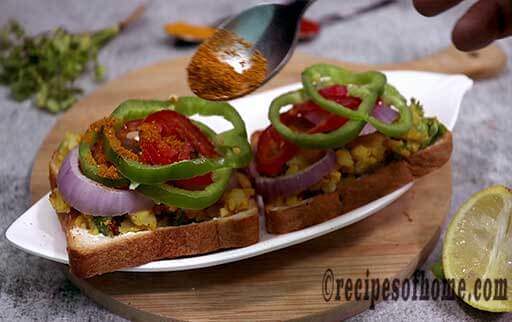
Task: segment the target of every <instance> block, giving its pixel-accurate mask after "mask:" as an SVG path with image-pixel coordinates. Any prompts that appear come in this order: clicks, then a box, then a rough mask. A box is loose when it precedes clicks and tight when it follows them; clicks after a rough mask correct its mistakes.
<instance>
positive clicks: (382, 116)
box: [359, 102, 399, 136]
mask: <svg viewBox="0 0 512 322" xmlns="http://www.w3.org/2000/svg"><path fill="white" fill-rule="evenodd" d="M398 115H399V113H398V112H397V111H395V110H394V109H392V108H391V107H389V106H388V105H384V104H383V103H382V102H379V103H378V104H377V105H375V108H374V109H373V112H372V116H373V117H375V118H376V119H378V120H379V121H382V122H385V123H392V122H393V121H394V120H396V118H397V117H398ZM376 131H377V129H376V128H375V127H373V125H371V124H370V123H366V125H365V126H364V127H363V129H362V130H361V133H359V135H360V136H361V135H368V134H371V133H373V132H376Z"/></svg>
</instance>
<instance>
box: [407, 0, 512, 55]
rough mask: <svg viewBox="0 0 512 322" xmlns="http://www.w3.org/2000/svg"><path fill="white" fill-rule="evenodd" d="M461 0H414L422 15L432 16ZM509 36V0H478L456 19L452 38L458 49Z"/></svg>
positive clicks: (511, 26)
mask: <svg viewBox="0 0 512 322" xmlns="http://www.w3.org/2000/svg"><path fill="white" fill-rule="evenodd" d="M462 1H463V0H413V2H414V6H415V7H416V10H418V12H419V13H421V14H422V15H424V16H427V17H431V16H435V15H437V14H439V13H441V12H443V11H446V10H448V9H450V8H451V7H453V6H456V5H457V4H459V3H461V2H462ZM510 35H512V1H511V0H479V1H477V2H476V3H475V4H474V5H473V6H472V7H471V8H470V9H469V10H468V11H467V12H466V13H465V14H464V15H463V16H462V18H460V19H459V21H457V23H456V24H455V27H454V28H453V31H452V40H453V43H454V45H455V47H457V48H458V49H460V50H464V51H470V50H476V49H480V48H482V47H485V46H487V45H489V44H490V43H492V42H493V41H494V40H496V39H500V38H504V37H507V36H510Z"/></svg>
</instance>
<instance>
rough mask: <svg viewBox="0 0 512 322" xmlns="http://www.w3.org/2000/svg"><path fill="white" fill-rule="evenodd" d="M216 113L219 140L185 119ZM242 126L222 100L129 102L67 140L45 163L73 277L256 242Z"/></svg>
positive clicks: (248, 153) (255, 215)
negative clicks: (220, 123) (224, 125)
mask: <svg viewBox="0 0 512 322" xmlns="http://www.w3.org/2000/svg"><path fill="white" fill-rule="evenodd" d="M195 114H197V115H202V116H214V115H216V116H222V117H224V118H225V119H226V120H228V121H229V122H230V123H231V124H232V128H231V129H230V130H227V131H225V132H222V133H218V134H217V133H216V132H214V131H213V130H212V129H210V128H208V127H207V126H206V125H205V124H202V123H200V122H198V121H194V120H192V119H189V116H192V115H195ZM250 161H251V148H250V145H249V143H248V141H247V133H246V129H245V124H244V122H243V120H242V119H241V118H240V115H239V114H238V113H237V112H236V110H235V109H234V108H233V107H232V106H230V105H229V104H227V103H220V102H208V101H205V100H202V99H200V98H197V97H180V98H175V99H170V100H168V101H142V100H129V101H126V102H124V103H122V104H121V105H120V106H119V107H118V108H117V109H116V110H114V112H112V114H111V115H110V116H109V117H107V118H104V119H101V120H99V121H96V122H94V123H93V124H91V125H90V127H89V129H88V130H87V131H86V132H85V134H83V135H82V136H76V135H67V136H66V138H65V139H64V141H63V142H62V143H61V145H60V146H59V148H58V149H57V151H55V153H54V154H53V156H52V159H51V162H50V183H51V187H52V192H51V195H50V201H51V203H52V205H53V207H54V208H55V210H56V212H57V213H58V216H59V219H60V222H61V224H62V228H63V230H64V232H65V234H66V239H67V250H68V255H69V264H70V269H71V271H72V272H73V273H74V274H75V275H76V276H78V277H84V278H86V277H91V276H93V275H98V274H102V273H106V272H111V271H114V270H118V269H121V268H126V267H132V266H137V265H141V264H144V263H148V262H151V261H154V260H158V259H163V258H173V257H179V256H189V255H197V254H203V253H208V252H212V251H216V250H219V249H224V248H234V247H243V246H247V245H250V244H253V243H256V242H257V241H258V239H259V224H258V211H257V206H256V202H255V200H254V190H253V188H252V186H251V181H250V180H249V178H248V177H247V176H246V175H244V174H243V173H241V172H239V171H237V169H239V168H246V167H247V166H248V165H249V163H250Z"/></svg>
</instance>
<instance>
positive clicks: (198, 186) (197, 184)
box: [173, 172, 213, 190]
mask: <svg viewBox="0 0 512 322" xmlns="http://www.w3.org/2000/svg"><path fill="white" fill-rule="evenodd" d="M212 182H213V178H212V173H211V172H210V173H207V174H205V175H202V176H197V177H193V178H190V179H182V180H175V181H174V182H173V185H175V186H176V187H178V188H182V189H186V190H203V189H204V188H205V187H206V186H208V185H209V184H211V183H212Z"/></svg>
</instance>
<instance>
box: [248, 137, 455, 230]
mask: <svg viewBox="0 0 512 322" xmlns="http://www.w3.org/2000/svg"><path fill="white" fill-rule="evenodd" d="M252 139H253V140H252V141H253V143H255V142H257V136H253V138H252ZM451 153H452V134H451V133H450V132H446V133H445V134H444V135H443V136H442V137H441V138H439V139H438V140H437V141H436V142H435V143H434V144H433V145H431V146H430V147H428V148H426V149H424V150H421V151H419V152H417V153H415V154H414V155H412V156H411V157H409V158H407V159H403V160H400V161H395V162H392V163H390V164H389V165H386V166H384V167H381V168H379V169H377V170H376V171H375V172H373V173H372V174H369V175H365V176H362V177H360V178H358V179H356V180H355V181H353V182H351V184H349V185H342V186H339V187H338V189H337V191H336V192H334V193H328V194H322V195H318V196H315V197H312V198H310V199H307V200H305V201H304V202H303V203H302V204H300V205H297V206H293V207H276V208H271V207H266V208H265V219H266V228H267V231H268V232H269V233H274V234H282V233H288V232H292V231H296V230H300V229H302V228H306V227H309V226H312V225H315V224H318V223H322V222H324V221H327V220H329V219H332V218H334V217H337V216H339V215H341V214H344V213H346V212H348V211H350V210H353V209H356V208H358V207H361V206H363V205H365V204H367V203H369V202H371V201H374V200H376V199H379V198H381V197H383V196H385V195H387V194H389V193H391V192H393V191H395V190H397V189H398V188H400V187H402V186H404V185H406V184H407V183H409V182H412V181H414V180H415V179H417V178H420V177H422V176H424V175H427V174H429V173H430V172H433V171H434V170H436V169H438V168H440V167H441V166H442V165H444V164H445V163H446V162H448V161H449V160H450V156H451Z"/></svg>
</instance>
